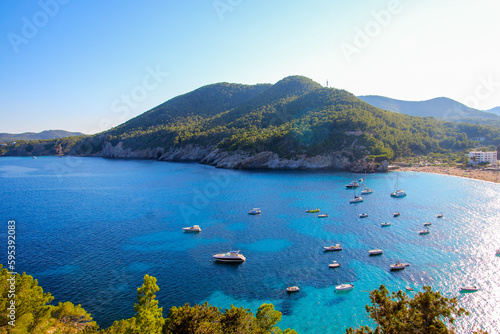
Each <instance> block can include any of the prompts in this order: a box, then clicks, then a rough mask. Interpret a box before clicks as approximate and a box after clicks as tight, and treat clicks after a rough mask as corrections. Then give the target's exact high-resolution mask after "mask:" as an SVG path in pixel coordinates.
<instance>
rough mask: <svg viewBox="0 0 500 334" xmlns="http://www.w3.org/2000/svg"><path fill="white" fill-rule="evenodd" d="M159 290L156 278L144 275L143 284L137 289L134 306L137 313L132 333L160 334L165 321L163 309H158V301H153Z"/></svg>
mask: <svg viewBox="0 0 500 334" xmlns="http://www.w3.org/2000/svg"><path fill="white" fill-rule="evenodd" d="M159 290H160V288H159V287H158V285H156V278H155V277H153V276H149V275H147V274H146V275H144V283H143V284H142V286H141V287H140V288H138V289H137V304H135V305H134V309H135V311H136V312H137V314H136V315H135V327H134V333H150V334H157V333H161V331H162V328H163V324H164V322H165V319H164V318H163V307H158V301H157V300H156V299H155V298H156V295H155V293H156V292H158V291H159Z"/></svg>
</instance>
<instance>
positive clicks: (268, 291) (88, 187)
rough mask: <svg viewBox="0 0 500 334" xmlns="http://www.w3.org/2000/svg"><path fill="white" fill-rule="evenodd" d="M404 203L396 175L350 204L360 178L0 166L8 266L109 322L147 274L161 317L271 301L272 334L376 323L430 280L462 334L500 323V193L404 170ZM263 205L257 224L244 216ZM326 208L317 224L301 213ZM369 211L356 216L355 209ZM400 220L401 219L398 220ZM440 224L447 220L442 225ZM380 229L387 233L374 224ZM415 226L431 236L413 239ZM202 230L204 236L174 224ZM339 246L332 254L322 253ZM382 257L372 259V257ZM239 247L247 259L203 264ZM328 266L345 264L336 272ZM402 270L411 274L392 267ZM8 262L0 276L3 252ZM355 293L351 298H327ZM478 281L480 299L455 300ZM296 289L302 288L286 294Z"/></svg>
mask: <svg viewBox="0 0 500 334" xmlns="http://www.w3.org/2000/svg"><path fill="white" fill-rule="evenodd" d="M398 174H399V186H400V187H402V188H403V189H405V191H406V192H407V193H408V196H407V197H404V198H391V197H390V196H389V194H390V193H391V192H392V191H394V185H395V182H396V173H395V172H392V173H387V174H370V175H368V176H367V182H368V186H369V187H370V188H372V189H374V190H375V193H374V194H370V195H365V196H363V197H364V199H365V201H364V202H363V203H359V204H350V203H349V199H351V198H352V197H353V196H354V191H353V190H346V188H345V186H344V185H345V184H347V183H349V182H350V181H352V180H356V179H358V178H363V177H364V175H361V174H352V173H340V172H330V171H324V172H313V171H262V170H259V171H242V170H222V169H215V168H213V167H210V166H205V165H199V164H192V163H165V162H156V161H134V160H105V159H100V158H75V157H64V158H57V157H39V158H38V159H31V158H11V157H6V158H1V159H0V188H1V189H2V191H1V193H0V202H1V208H2V209H1V212H0V221H3V222H4V223H1V224H4V227H5V228H4V233H0V245H1V244H3V245H5V247H6V246H7V240H6V235H7V233H6V232H7V221H8V220H12V219H14V220H15V221H16V240H17V249H16V254H17V257H16V265H17V268H16V269H17V271H20V272H23V271H24V272H26V273H28V274H30V275H33V276H34V277H35V278H36V279H38V281H39V284H40V285H41V286H42V287H43V288H44V291H49V292H50V293H51V294H53V295H54V297H55V299H54V302H56V303H57V302H59V301H67V300H68V301H71V302H73V303H75V304H81V305H82V307H84V308H85V309H86V310H87V311H88V312H90V313H91V314H92V316H93V317H94V319H95V320H96V321H97V322H98V323H99V324H100V325H101V326H102V327H107V326H109V325H110V324H111V323H112V322H113V321H114V320H118V319H122V318H128V317H131V316H133V314H134V309H133V304H134V303H135V302H136V289H137V288H138V287H139V286H140V285H141V284H142V278H143V276H144V274H149V275H152V276H154V277H156V278H157V280H158V285H159V287H160V291H159V292H158V295H157V298H158V300H159V301H160V305H161V306H163V308H164V315H165V316H166V315H167V313H168V309H169V308H170V307H171V306H174V305H176V306H180V305H183V304H185V303H191V304H194V303H203V302H204V301H208V302H209V303H211V304H213V305H215V306H218V307H222V308H229V307H230V305H231V304H234V305H236V306H244V307H246V308H250V309H251V310H252V311H253V312H256V310H257V308H258V307H259V306H260V305H261V304H262V303H269V302H271V303H273V304H274V305H275V307H276V308H277V309H278V310H280V311H281V312H282V313H283V318H282V321H281V323H280V324H279V326H280V327H281V328H287V327H290V328H295V329H296V330H297V331H298V332H299V333H344V332H345V329H346V328H347V327H349V326H353V327H354V326H356V327H357V326H359V325H373V323H372V321H371V320H370V319H369V317H368V316H367V314H366V312H365V310H364V305H366V304H367V303H369V298H368V291H370V290H373V289H375V288H378V287H379V286H380V285H381V284H384V285H385V286H387V287H388V288H389V290H391V291H397V290H398V289H404V288H405V286H406V285H408V284H410V285H411V286H413V287H414V288H415V290H417V291H418V290H422V286H424V285H431V286H432V287H433V288H434V289H435V290H439V291H441V292H442V293H443V294H444V295H446V296H447V297H455V296H457V297H458V298H459V300H460V305H461V306H463V307H465V308H466V309H468V310H470V311H471V315H470V316H469V317H465V318H463V319H461V320H460V321H459V322H458V327H459V328H460V330H459V332H460V333H468V332H470V330H471V329H472V328H483V329H485V330H489V331H490V332H495V330H496V329H497V328H499V327H500V315H499V312H498V308H499V306H500V276H499V275H498V272H499V266H500V257H496V256H495V250H496V249H497V248H499V247H500V198H499V194H500V187H499V186H498V185H496V184H492V183H488V182H482V181H477V180H471V179H463V178H457V177H450V176H444V175H435V174H425V173H406V172H405V173H401V172H398ZM254 207H260V208H261V209H262V214H261V215H257V216H250V215H248V214H247V211H248V210H250V209H252V208H254ZM317 207H318V208H320V209H321V213H327V214H328V215H329V217H328V218H323V219H318V218H317V214H307V213H305V210H306V209H312V208H317ZM363 212H367V213H369V217H368V218H364V219H360V218H359V217H358V215H359V214H360V213H363ZM393 212H401V216H400V217H397V218H394V217H393ZM438 213H443V214H444V218H442V219H438V218H436V215H437V214H438ZM382 222H391V223H392V225H391V226H389V227H383V228H382V227H381V225H380V224H381V223H382ZM424 222H431V223H432V225H431V226H430V228H429V229H430V230H431V233H430V234H428V235H419V234H418V233H417V232H418V231H419V230H421V229H423V223H424ZM194 224H197V225H200V227H201V228H202V232H201V233H199V234H184V233H182V230H181V229H182V227H186V226H191V225H194ZM336 243H339V244H341V245H342V246H343V247H344V250H343V251H341V252H326V253H325V252H323V246H329V245H331V244H336ZM374 248H381V249H383V250H384V254H383V255H381V256H376V257H370V256H368V250H370V249H374ZM238 249H239V250H241V253H243V254H244V255H245V256H246V258H247V261H246V262H245V263H243V264H240V265H227V264H219V263H216V262H212V261H211V255H213V254H215V253H220V252H227V251H229V250H238ZM333 260H336V261H338V262H340V263H341V265H342V266H341V267H340V268H336V269H330V268H328V264H329V263H331V262H332V261H333ZM396 261H404V262H408V263H410V266H409V267H407V268H406V269H405V270H403V271H400V272H390V271H389V265H390V264H392V263H394V262H396ZM2 264H3V265H4V266H5V265H6V259H5V257H4V258H2ZM347 282H350V283H353V284H354V285H355V288H354V290H352V291H350V292H347V293H338V292H335V288H334V287H335V285H336V284H341V283H347ZM471 284H477V285H479V286H480V288H481V289H480V290H479V291H478V292H476V293H469V294H460V293H459V289H460V287H461V286H463V285H471ZM290 285H298V286H300V288H301V291H300V292H298V293H294V294H287V293H286V292H285V289H286V287H287V286H290Z"/></svg>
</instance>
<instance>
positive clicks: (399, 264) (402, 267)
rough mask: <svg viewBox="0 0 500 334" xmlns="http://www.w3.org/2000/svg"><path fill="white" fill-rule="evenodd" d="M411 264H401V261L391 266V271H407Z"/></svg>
mask: <svg viewBox="0 0 500 334" xmlns="http://www.w3.org/2000/svg"><path fill="white" fill-rule="evenodd" d="M409 265H410V264H409V263H400V262H399V261H398V262H396V263H395V264H391V270H392V271H395V270H403V269H405V268H406V267H408V266H409Z"/></svg>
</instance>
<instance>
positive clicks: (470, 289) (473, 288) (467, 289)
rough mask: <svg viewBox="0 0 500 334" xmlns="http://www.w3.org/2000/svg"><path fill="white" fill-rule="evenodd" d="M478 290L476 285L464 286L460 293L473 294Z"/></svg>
mask: <svg viewBox="0 0 500 334" xmlns="http://www.w3.org/2000/svg"><path fill="white" fill-rule="evenodd" d="M477 290H479V287H477V286H475V285H470V286H463V287H461V288H460V291H463V292H473V291H477Z"/></svg>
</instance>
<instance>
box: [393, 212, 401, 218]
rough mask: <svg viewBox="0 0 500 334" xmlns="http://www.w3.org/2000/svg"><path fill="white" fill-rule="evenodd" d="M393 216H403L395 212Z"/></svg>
mask: <svg viewBox="0 0 500 334" xmlns="http://www.w3.org/2000/svg"><path fill="white" fill-rule="evenodd" d="M393 215H394V217H399V216H401V213H399V212H394V214H393Z"/></svg>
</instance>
